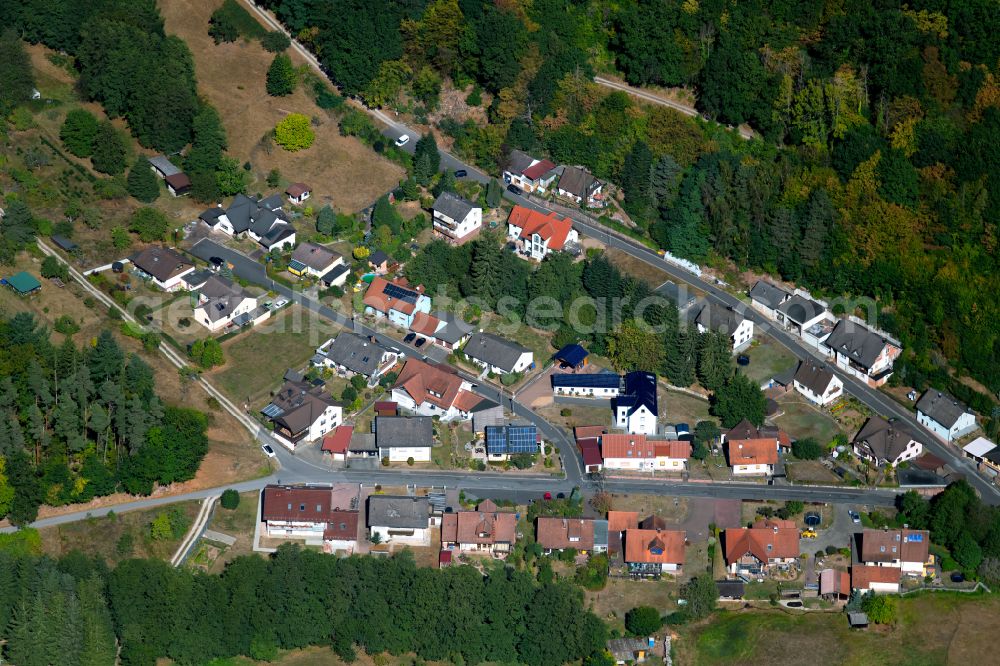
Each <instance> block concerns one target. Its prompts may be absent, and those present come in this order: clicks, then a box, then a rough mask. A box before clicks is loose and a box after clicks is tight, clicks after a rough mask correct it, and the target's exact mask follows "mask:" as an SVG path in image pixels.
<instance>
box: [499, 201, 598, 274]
mask: <svg viewBox="0 0 1000 666" xmlns="http://www.w3.org/2000/svg"><path fill="white" fill-rule="evenodd" d="M507 238H508V239H509V240H511V241H512V242H513V243H514V246H515V248H516V249H517V251H518V252H519V253H521V254H522V255H524V256H526V257H529V258H531V259H534V260H535V261H541V260H542V259H544V258H545V257H547V256H548V255H549V253H550V252H558V251H560V250H564V249H570V248H572V247H576V244H577V243H578V242H579V241H580V234H579V233H577V231H576V229H574V228H573V221H572V220H570V219H569V218H561V217H559V216H558V215H556V214H555V213H554V212H550V213H540V212H538V211H536V210H533V209H531V208H526V207H525V206H514V208H513V210H511V211H510V216H508V217H507Z"/></svg>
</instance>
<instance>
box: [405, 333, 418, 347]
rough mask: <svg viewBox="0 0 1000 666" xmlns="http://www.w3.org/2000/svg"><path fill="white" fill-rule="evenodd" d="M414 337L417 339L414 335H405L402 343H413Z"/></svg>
mask: <svg viewBox="0 0 1000 666" xmlns="http://www.w3.org/2000/svg"><path fill="white" fill-rule="evenodd" d="M415 337H417V334H416V333H407V334H406V336H405V337H404V338H403V342H405V343H406V344H410V343H411V342H413V338H415Z"/></svg>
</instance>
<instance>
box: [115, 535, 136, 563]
mask: <svg viewBox="0 0 1000 666" xmlns="http://www.w3.org/2000/svg"><path fill="white" fill-rule="evenodd" d="M133 548H134V539H133V537H132V532H131V530H125V531H124V532H122V535H121V536H120V537H118V541H117V543H115V552H116V553H117V554H118V556H119V557H128V556H129V555H131V554H132V549H133Z"/></svg>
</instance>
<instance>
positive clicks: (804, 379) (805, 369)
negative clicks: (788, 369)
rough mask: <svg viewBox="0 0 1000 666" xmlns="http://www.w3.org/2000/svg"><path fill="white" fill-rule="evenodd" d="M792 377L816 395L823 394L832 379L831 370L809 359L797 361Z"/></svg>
mask: <svg viewBox="0 0 1000 666" xmlns="http://www.w3.org/2000/svg"><path fill="white" fill-rule="evenodd" d="M793 379H794V380H795V381H797V382H798V383H799V384H802V385H803V386H805V387H806V388H807V389H809V390H810V391H812V392H813V393H815V394H816V395H823V394H824V393H826V389H827V387H829V386H830V382H832V381H833V371H832V370H829V369H827V368H826V367H824V366H821V365H819V364H817V363H814V362H813V361H811V360H806V361H802V362H801V363H799V367H798V370H796V371H795V376H794V377H793Z"/></svg>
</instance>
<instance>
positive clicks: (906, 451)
mask: <svg viewBox="0 0 1000 666" xmlns="http://www.w3.org/2000/svg"><path fill="white" fill-rule="evenodd" d="M853 446H854V454H855V455H856V456H858V457H859V458H861V459H863V460H868V461H871V462H873V463H874V464H875V465H876V466H878V467H881V466H883V465H892V466H893V467H895V466H896V465H898V464H899V463H901V462H903V461H904V460H912V459H914V458H916V457H917V456H919V455H920V454H921V453H923V450H924V445H923V444H921V443H920V442H918V441H917V440H915V439H914V438H913V435H912V434H911V433H910V432H909V430H908V429H906V428H903V427H900V424H898V423H897V422H896V421H895V420H893V421H886V420H885V419H883V418H882V417H881V416H872V417H871V418H869V419H868V420H867V421H866V422H865V424H864V426H862V427H861V430H859V431H858V434H857V435H855V436H854V445H853Z"/></svg>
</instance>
